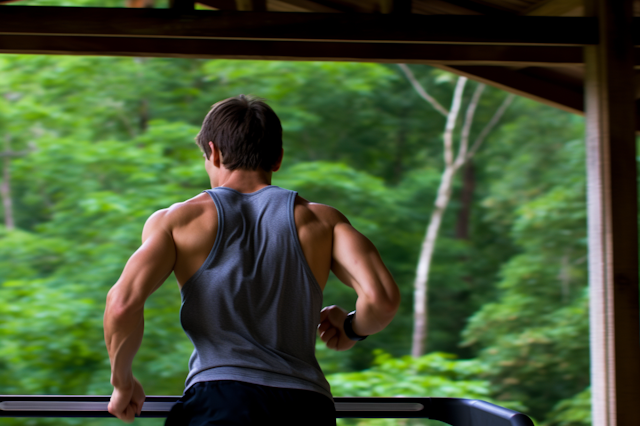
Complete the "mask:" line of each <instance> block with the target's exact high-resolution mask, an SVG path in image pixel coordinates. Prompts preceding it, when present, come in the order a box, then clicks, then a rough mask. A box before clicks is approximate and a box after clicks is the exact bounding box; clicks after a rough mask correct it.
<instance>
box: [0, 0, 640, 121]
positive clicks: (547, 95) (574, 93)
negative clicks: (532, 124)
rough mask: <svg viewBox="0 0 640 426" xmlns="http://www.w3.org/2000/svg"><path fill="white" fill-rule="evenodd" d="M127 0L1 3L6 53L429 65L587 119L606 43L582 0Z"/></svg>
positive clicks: (0, 40) (0, 45)
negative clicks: (105, 4) (594, 57)
mask: <svg viewBox="0 0 640 426" xmlns="http://www.w3.org/2000/svg"><path fill="white" fill-rule="evenodd" d="M122 1H123V6H127V7H129V8H132V9H128V10H126V9H120V8H110V9H102V8H69V7H66V8H53V7H40V6H20V0H0V4H2V5H3V6H0V53H43V54H47V53H48V54H75V55H128V56H160V57H202V58H242V59H286V60H336V61H363V62H390V63H394V62H403V63H421V64H429V65H433V66H436V67H439V68H443V69H446V70H449V71H451V72H454V73H456V74H459V75H464V76H467V77H469V78H471V79H474V80H478V81H482V82H485V83H488V84H490V85H493V86H496V87H499V88H501V89H504V90H507V91H510V92H512V93H516V94H518V95H522V96H526V97H529V98H532V99H535V100H538V101H540V102H543V103H546V104H549V105H552V106H554V107H557V108H561V109H564V110H567V111H570V112H574V113H579V114H581V113H582V111H583V79H584V69H583V68H584V67H583V60H582V50H583V49H582V48H583V46H585V45H589V44H595V43H597V35H596V30H595V27H596V22H595V21H594V20H593V18H585V17H584V16H583V15H584V8H583V1H582V0H413V1H411V0H266V1H265V0H198V1H197V3H196V4H198V5H200V6H201V8H202V7H204V8H206V9H212V10H218V11H219V12H215V13H214V12H209V11H201V10H194V1H193V0H169V3H167V2H166V1H162V2H161V1H158V0H156V1H155V2H154V0H122ZM634 5H635V8H634V9H635V11H636V15H640V13H638V12H640V1H639V2H636V3H635V4H634ZM167 6H169V9H167ZM133 8H135V9H137V10H133ZM275 12H289V13H275ZM172 17H175V19H172ZM545 17H547V18H545ZM636 27H640V25H636ZM634 37H635V44H636V45H640V31H638V32H637V34H635V35H634ZM637 57H638V59H637V61H636V64H640V55H637ZM638 97H639V98H640V94H639V96H638Z"/></svg>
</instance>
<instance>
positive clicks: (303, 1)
mask: <svg viewBox="0 0 640 426" xmlns="http://www.w3.org/2000/svg"><path fill="white" fill-rule="evenodd" d="M269 3H270V4H274V3H275V4H277V3H285V4H289V5H291V6H295V7H296V8H297V9H299V10H300V11H304V12H316V13H339V12H345V10H343V9H341V8H337V7H331V6H326V5H324V4H320V3H318V2H315V1H311V0H278V1H270V2H269Z"/></svg>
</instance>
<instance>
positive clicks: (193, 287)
mask: <svg viewBox="0 0 640 426" xmlns="http://www.w3.org/2000/svg"><path fill="white" fill-rule="evenodd" d="M205 192H207V193H208V194H209V195H210V196H211V198H212V199H213V202H214V203H215V206H216V209H217V210H218V233H217V236H216V240H215V243H214V244H213V248H212V249H211V252H210V253H209V256H208V257H207V260H205V262H204V264H203V265H202V266H201V267H200V269H199V270H198V271H197V272H196V273H195V274H194V275H193V276H192V277H191V278H189V280H188V281H187V282H186V283H185V284H184V286H183V287H182V290H181V293H182V307H181V309H180V321H181V323H182V328H183V329H184V331H185V332H186V334H187V336H189V339H191V342H192V343H193V346H194V348H195V350H194V351H193V354H192V355H191V358H190V359H189V375H188V376H187V380H186V383H185V392H186V390H187V389H189V387H191V386H192V385H193V384H195V383H198V382H205V381H212V380H237V381H241V382H249V383H254V384H259V385H266V386H274V387H281V388H291V389H304V390H311V391H316V392H320V393H322V394H324V395H326V396H327V397H329V398H332V396H331V390H330V387H329V383H328V382H327V380H326V379H325V377H324V374H323V373H322V370H321V369H320V366H319V365H318V361H317V360H316V356H315V343H316V333H317V326H318V323H319V322H320V310H321V309H322V290H321V289H320V286H319V285H318V283H317V281H316V279H315V277H314V276H313V274H312V272H311V269H310V268H309V265H308V264H307V261H306V259H305V257H304V254H303V252H302V247H301V246H300V242H299V241H298V234H297V231H296V225H295V221H294V216H293V207H294V201H295V198H296V194H297V193H296V192H294V191H289V190H286V189H283V188H279V187H277V186H267V187H265V188H262V189H261V190H259V191H256V192H253V193H250V194H243V193H240V192H238V191H236V190H233V189H230V188H224V187H218V188H215V189H212V190H208V191H205Z"/></svg>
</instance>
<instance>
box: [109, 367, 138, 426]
mask: <svg viewBox="0 0 640 426" xmlns="http://www.w3.org/2000/svg"><path fill="white" fill-rule="evenodd" d="M145 398H146V396H145V394H144V390H143V389H142V385H141V384H140V382H139V381H138V380H137V379H136V378H135V377H134V378H133V380H132V381H131V382H130V383H129V384H127V385H126V386H120V387H117V388H113V393H112V394H111V401H109V406H108V408H107V410H108V411H109V413H111V414H113V415H114V416H116V417H117V418H119V419H120V420H122V421H123V422H125V423H131V422H133V420H134V419H135V416H136V414H137V415H140V413H141V412H142V404H144V400H145Z"/></svg>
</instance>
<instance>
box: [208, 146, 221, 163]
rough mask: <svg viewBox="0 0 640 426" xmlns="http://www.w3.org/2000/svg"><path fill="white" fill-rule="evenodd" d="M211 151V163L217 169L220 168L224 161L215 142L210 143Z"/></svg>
mask: <svg viewBox="0 0 640 426" xmlns="http://www.w3.org/2000/svg"><path fill="white" fill-rule="evenodd" d="M209 149H211V158H210V160H211V162H212V163H213V165H214V166H215V167H217V168H220V163H221V161H222V156H221V155H220V150H219V149H218V147H217V146H215V145H214V143H213V142H211V141H209Z"/></svg>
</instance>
